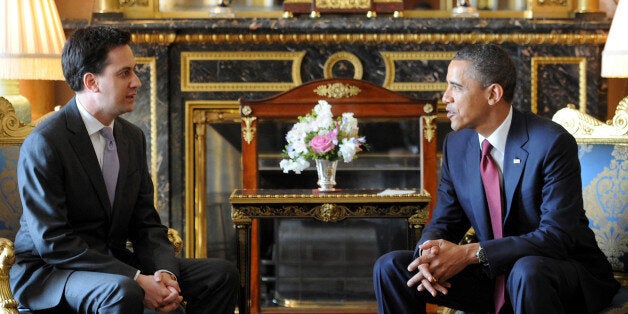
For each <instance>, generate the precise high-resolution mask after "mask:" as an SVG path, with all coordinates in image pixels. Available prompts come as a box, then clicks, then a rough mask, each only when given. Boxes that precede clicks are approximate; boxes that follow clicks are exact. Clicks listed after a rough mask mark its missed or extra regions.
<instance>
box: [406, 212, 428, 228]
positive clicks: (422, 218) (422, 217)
mask: <svg viewBox="0 0 628 314" xmlns="http://www.w3.org/2000/svg"><path fill="white" fill-rule="evenodd" d="M427 216H428V211H427V210H420V211H419V212H417V213H416V214H414V215H412V216H410V218H408V224H409V225H410V226H412V227H413V228H417V227H418V226H424V225H425V224H426V223H427Z"/></svg>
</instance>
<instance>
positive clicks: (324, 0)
mask: <svg viewBox="0 0 628 314" xmlns="http://www.w3.org/2000/svg"><path fill="white" fill-rule="evenodd" d="M316 7H317V8H321V9H343V10H348V9H370V8H371V1H369V0H317V1H316Z"/></svg>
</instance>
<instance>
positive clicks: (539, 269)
mask: <svg viewBox="0 0 628 314" xmlns="http://www.w3.org/2000/svg"><path fill="white" fill-rule="evenodd" d="M549 266H550V265H548V263H547V261H546V259H545V258H544V257H541V256H525V257H522V258H520V259H519V260H517V262H515V264H514V265H513V268H512V270H511V271H510V274H509V275H508V280H507V282H508V286H509V287H512V288H515V287H524V286H526V284H530V283H534V284H537V285H538V284H541V283H542V282H545V281H547V280H548V278H551V272H552V271H551V267H549Z"/></svg>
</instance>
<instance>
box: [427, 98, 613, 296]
mask: <svg viewBox="0 0 628 314" xmlns="http://www.w3.org/2000/svg"><path fill="white" fill-rule="evenodd" d="M513 111H514V112H513V118H512V124H511V126H510V131H509V133H508V137H507V141H506V149H505V152H504V164H503V183H504V184H503V193H504V194H505V195H504V199H505V213H504V221H503V234H504V237H503V238H501V239H493V234H492V228H491V221H490V216H489V211H488V205H487V203H486V198H485V195H484V188H483V185H482V179H481V177H480V159H481V147H480V144H479V141H478V134H477V133H476V132H475V131H473V130H470V129H463V130H459V131H456V132H451V133H449V134H448V135H447V137H446V139H445V141H444V144H443V161H442V169H441V181H440V184H439V187H438V198H437V202H436V206H435V208H434V212H433V216H432V219H431V221H430V223H429V224H428V226H426V228H425V230H424V231H423V233H422V236H421V239H420V240H419V242H418V243H423V242H425V241H427V240H431V239H446V240H449V241H451V242H454V243H457V242H459V241H460V240H461V239H462V237H463V235H464V234H465V232H466V231H467V230H468V229H469V227H473V228H474V229H475V232H476V235H477V237H478V239H479V241H480V245H481V246H482V247H483V248H484V249H485V251H486V255H487V258H488V261H489V262H490V267H488V268H487V269H486V270H487V272H488V273H489V275H491V276H495V275H499V274H504V273H507V272H508V271H509V269H510V268H511V267H512V265H513V264H514V263H515V262H516V261H517V260H518V259H519V258H521V257H524V256H530V255H536V256H546V257H551V258H555V259H561V260H570V261H573V262H575V263H580V264H581V265H583V266H584V268H582V269H583V270H584V269H586V270H587V271H588V272H589V273H582V274H580V276H579V277H580V280H581V286H582V289H583V295H584V296H585V298H590V296H595V295H596V294H595V293H599V292H600V291H590V290H592V289H593V290H595V289H597V288H594V287H599V286H598V285H589V284H590V283H592V282H590V281H597V280H599V281H600V282H601V283H603V285H605V284H607V286H608V287H609V289H608V290H607V291H604V292H605V293H607V295H608V293H613V294H614V291H612V290H615V291H616V290H617V287H618V283H617V282H616V281H615V280H614V279H613V274H612V269H611V266H610V264H609V262H608V261H607V259H606V257H605V256H604V254H603V253H602V251H601V250H600V249H599V247H598V246H597V243H596V240H595V236H594V234H593V232H592V230H591V229H590V228H589V227H588V220H587V218H586V216H585V212H584V209H583V202H582V182H581V177H580V162H579V160H578V147H577V144H576V141H575V139H574V138H573V136H571V135H570V134H569V133H568V132H567V131H565V129H564V128H562V127H561V126H559V125H558V124H555V123H554V122H552V121H549V120H547V119H544V118H541V117H539V116H537V115H535V114H532V113H529V112H528V113H523V112H519V111H517V110H513ZM417 252H418V246H417V250H416V251H415V255H416V254H417ZM598 283H599V282H598ZM610 291H612V292H610ZM611 295H612V294H611ZM605 299H606V298H605ZM589 302H593V304H595V303H596V302H597V301H596V300H587V304H590V303H589Z"/></svg>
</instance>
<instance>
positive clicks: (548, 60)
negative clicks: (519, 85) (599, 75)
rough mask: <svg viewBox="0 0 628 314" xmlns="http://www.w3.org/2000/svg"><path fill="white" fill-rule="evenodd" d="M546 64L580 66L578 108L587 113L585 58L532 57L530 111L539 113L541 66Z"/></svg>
mask: <svg viewBox="0 0 628 314" xmlns="http://www.w3.org/2000/svg"><path fill="white" fill-rule="evenodd" d="M544 64H551V65H558V64H576V65H578V74H579V84H578V91H579V103H578V107H579V109H580V111H581V112H583V113H586V112H587V59H586V58H584V57H532V60H531V67H530V80H531V81H532V82H531V87H530V90H531V94H532V95H531V98H530V111H532V112H534V113H538V109H539V108H538V106H539V105H538V95H539V91H538V88H539V86H538V85H539V75H540V73H539V66H540V65H544Z"/></svg>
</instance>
